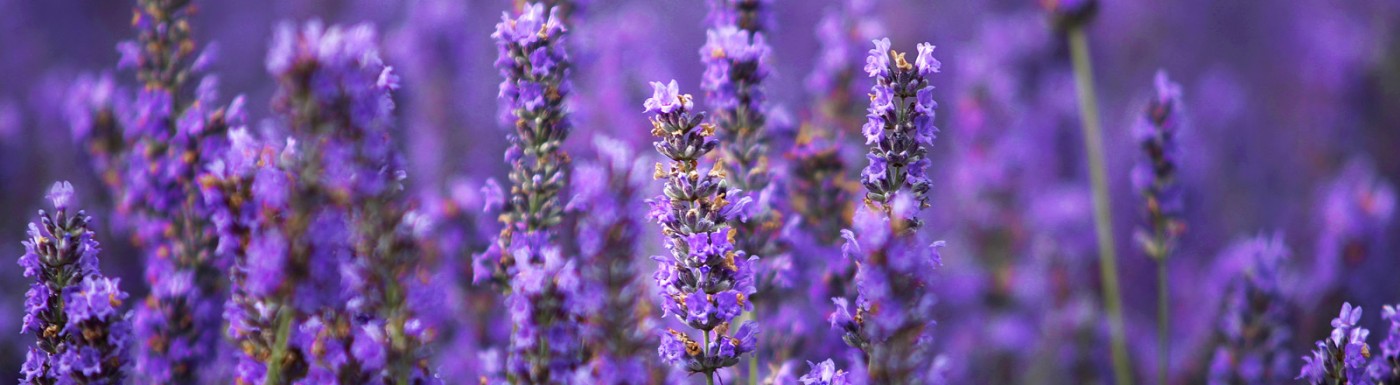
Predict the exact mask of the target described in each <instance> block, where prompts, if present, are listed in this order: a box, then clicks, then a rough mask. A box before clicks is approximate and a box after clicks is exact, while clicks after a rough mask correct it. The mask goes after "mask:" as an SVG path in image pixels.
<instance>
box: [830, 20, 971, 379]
mask: <svg viewBox="0 0 1400 385" xmlns="http://www.w3.org/2000/svg"><path fill="white" fill-rule="evenodd" d="M918 47H919V56H918V58H917V59H916V60H915V63H917V64H911V63H909V62H908V61H907V60H906V59H905V58H904V54H902V53H899V52H896V51H893V50H890V43H889V39H881V40H876V41H875V49H873V50H871V51H870V57H868V58H867V59H866V67H865V70H866V73H868V74H870V75H871V76H872V77H874V78H875V85H874V86H873V87H872V94H871V102H870V109H869V110H870V113H869V121H868V122H867V124H866V127H865V129H864V130H865V135H866V140H867V142H868V143H870V144H871V145H872V146H871V148H870V153H869V155H868V156H867V157H868V158H869V159H870V164H869V165H868V166H867V167H866V168H865V171H864V172H863V173H862V175H863V178H864V184H865V187H866V199H865V202H866V204H864V205H861V206H860V207H858V208H857V210H856V213H855V216H854V219H853V227H854V228H853V229H849V230H842V236H843V237H844V238H846V245H845V246H843V248H842V250H843V252H844V253H845V254H846V256H847V257H848V258H851V259H853V260H854V261H855V262H856V264H857V266H858V268H857V271H856V276H855V283H856V292H857V296H856V302H855V306H854V307H855V314H854V315H852V314H851V309H850V307H851V305H850V303H849V302H848V301H847V300H846V299H845V298H839V297H838V298H835V299H833V301H834V302H835V304H836V306H837V309H836V311H835V312H834V313H833V314H832V315H831V324H832V327H833V328H835V329H837V330H839V331H841V332H842V339H844V340H845V341H846V342H847V343H848V344H850V345H851V346H853V347H856V348H858V349H860V350H861V352H862V353H864V355H865V358H866V361H867V362H868V368H867V370H868V372H869V376H870V381H871V382H872V383H880V384H884V383H896V384H908V383H940V382H942V381H943V378H944V377H945V373H943V371H944V370H945V369H944V368H946V365H945V364H941V363H940V362H941V361H942V360H943V358H941V357H939V356H936V355H935V354H934V353H933V351H932V346H931V345H932V342H931V338H932V334H931V333H930V332H929V330H930V329H931V328H932V326H933V320H932V319H931V317H929V314H932V312H933V308H932V307H933V304H934V302H936V299H935V297H934V296H933V293H930V292H929V291H928V288H929V287H931V285H930V282H929V281H928V280H929V279H930V277H932V276H933V274H932V272H933V270H934V269H936V268H937V267H938V266H939V265H941V264H942V262H941V257H940V256H939V254H938V249H939V248H941V247H942V246H943V242H942V241H938V242H932V243H926V242H925V241H923V240H921V239H919V238H920V234H919V232H918V231H916V229H917V226H918V224H919V219H918V217H917V215H918V212H919V210H920V209H921V208H923V207H926V206H927V200H926V198H925V197H924V193H926V192H927V191H928V186H929V180H928V178H927V177H926V176H925V169H926V168H927V167H928V164H929V160H928V159H927V158H926V157H925V154H926V153H927V148H928V147H929V146H932V144H933V136H934V133H935V132H937V129H936V128H934V127H933V122H932V120H933V108H934V107H935V106H936V105H937V104H936V103H934V101H933V98H932V94H931V91H932V87H931V86H929V84H928V76H929V75H932V74H933V73H935V72H937V71H938V67H939V64H938V61H937V60H934V59H933V56H932V53H933V46H932V45H929V44H927V43H925V44H919V46H918ZM905 189H908V191H907V192H906V191H905Z"/></svg>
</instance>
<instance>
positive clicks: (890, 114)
mask: <svg viewBox="0 0 1400 385" xmlns="http://www.w3.org/2000/svg"><path fill="white" fill-rule="evenodd" d="M874 43H875V48H873V49H871V50H870V56H868V57H867V58H866V60H865V73H866V74H868V75H870V77H872V78H874V79H875V85H874V86H872V87H871V88H870V92H871V94H870V108H869V109H868V110H867V115H866V119H867V120H866V122H865V126H864V127H863V128H862V132H863V133H864V135H865V144H867V145H870V152H869V153H868V154H866V158H867V159H869V160H870V164H869V165H867V166H866V167H865V169H864V170H862V171H861V183H862V184H863V185H865V189H866V194H865V201H866V204H868V205H874V207H876V208H877V209H879V210H881V211H883V212H884V213H885V214H886V215H890V214H892V213H893V211H892V208H893V203H894V202H895V198H896V195H897V194H898V193H899V191H900V190H901V189H903V188H904V187H906V186H908V187H909V192H908V193H909V194H911V195H910V198H912V199H913V201H914V202H916V203H917V204H918V205H919V209H922V208H926V207H928V198H927V196H926V195H927V194H928V191H929V188H930V186H931V185H930V182H929V178H928V167H929V164H930V163H929V160H928V157H927V154H928V149H929V148H930V147H932V146H933V139H934V138H935V137H936V136H937V134H938V127H934V125H933V119H934V109H936V108H938V103H937V102H935V101H933V86H932V85H930V84H929V76H931V75H933V74H935V73H938V70H939V67H940V66H941V65H942V64H940V63H939V62H938V59H934V58H933V45H932V44H928V43H922V44H919V45H918V48H919V53H918V56H917V57H916V58H915V60H914V63H910V62H909V61H908V60H907V59H906V58H905V56H904V53H901V52H896V51H894V50H891V49H890V40H889V39H887V38H886V39H879V40H875V41H874ZM901 219H902V220H904V221H907V222H908V223H909V225H910V226H911V227H914V228H918V227H919V226H920V225H921V224H922V221H920V220H919V219H918V218H913V217H908V218H901Z"/></svg>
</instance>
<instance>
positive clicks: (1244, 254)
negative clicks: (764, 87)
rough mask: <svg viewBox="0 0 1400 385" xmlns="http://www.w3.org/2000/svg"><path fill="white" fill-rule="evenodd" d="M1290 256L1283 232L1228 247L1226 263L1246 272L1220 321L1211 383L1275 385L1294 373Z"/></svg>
mask: <svg viewBox="0 0 1400 385" xmlns="http://www.w3.org/2000/svg"><path fill="white" fill-rule="evenodd" d="M1289 257H1290V255H1289V251H1288V248H1287V247H1286V246H1285V245H1284V244H1283V240H1282V238H1281V237H1279V236H1273V237H1257V238H1251V239H1247V240H1245V241H1243V242H1241V243H1239V244H1237V245H1235V246H1233V247H1231V248H1230V249H1229V250H1227V251H1226V253H1225V255H1224V258H1223V259H1224V260H1225V261H1228V262H1226V263H1227V264H1238V265H1240V266H1242V268H1243V271H1242V272H1241V273H1240V274H1239V275H1238V276H1236V277H1234V278H1233V279H1232V280H1231V281H1230V282H1229V283H1228V286H1226V292H1225V297H1224V299H1223V302H1224V306H1223V311H1222V312H1221V313H1220V318H1219V319H1218V320H1217V321H1216V322H1217V323H1216V327H1218V329H1217V330H1219V335H1220V336H1221V337H1222V339H1221V342H1220V345H1219V346H1217V347H1216V348H1215V353H1214V357H1212V358H1211V365H1210V372H1209V376H1208V377H1207V378H1208V381H1209V383H1210V384H1212V385H1214V384H1222V385H1223V384H1276V383H1281V382H1287V380H1289V379H1290V378H1291V377H1292V376H1293V374H1292V372H1291V371H1292V365H1293V364H1292V356H1291V355H1289V354H1287V352H1288V347H1289V346H1291V345H1292V340H1293V336H1292V327H1291V325H1290V324H1289V319H1290V317H1291V316H1292V314H1291V313H1290V309H1293V308H1294V306H1295V305H1294V304H1293V303H1292V302H1291V300H1290V298H1288V297H1287V296H1286V295H1285V294H1284V292H1283V287H1282V286H1280V275H1281V274H1283V272H1282V271H1281V270H1282V268H1283V264H1284V262H1285V261H1286V260H1288V259H1289Z"/></svg>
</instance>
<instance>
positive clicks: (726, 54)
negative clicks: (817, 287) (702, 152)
mask: <svg viewBox="0 0 1400 385" xmlns="http://www.w3.org/2000/svg"><path fill="white" fill-rule="evenodd" d="M762 3H763V2H762V1H713V2H711V4H710V5H711V8H710V14H711V16H710V18H711V21H712V22H713V23H714V24H711V26H712V27H711V28H710V29H709V30H707V31H706V33H705V34H706V41H705V45H704V46H703V47H701V48H700V58H701V61H702V62H703V63H704V64H705V74H704V76H703V78H702V80H701V83H700V86H701V87H700V88H701V89H703V90H704V91H705V99H706V102H708V104H709V106H710V109H711V110H713V111H714V113H713V115H712V117H711V119H712V120H713V123H714V125H715V127H716V128H717V130H716V133H717V139H718V141H719V149H720V152H719V159H720V160H719V162H720V163H721V164H722V165H724V167H725V168H726V170H728V171H731V172H729V173H727V174H726V175H728V177H729V184H730V185H732V186H734V188H736V189H739V190H740V191H750V192H752V193H754V194H759V195H758V196H759V197H760V198H759V199H758V200H757V202H756V203H757V204H756V205H755V206H754V207H753V208H752V212H749V213H745V218H744V220H743V221H741V222H740V223H739V224H738V225H737V227H738V229H739V230H740V231H741V232H742V233H743V234H745V236H744V237H743V238H740V239H739V242H740V244H739V246H740V247H742V248H743V249H744V250H747V251H750V252H753V253H754V254H755V255H761V256H767V257H774V256H776V255H777V254H779V253H782V249H781V247H782V246H781V245H780V244H779V243H778V241H777V239H778V237H777V236H776V233H777V231H778V229H780V228H781V227H782V217H781V216H780V215H778V213H776V212H775V211H773V205H774V204H775V202H771V201H770V200H769V199H764V198H762V197H764V196H770V195H772V194H773V193H772V192H771V191H769V186H770V184H771V179H772V172H771V171H770V169H769V159H768V142H769V138H768V134H767V130H766V128H767V127H766V125H767V110H766V108H767V106H766V104H765V101H766V100H767V97H766V95H765V94H764V90H763V81H764V79H766V78H767V77H768V76H769V72H770V71H771V68H770V66H769V64H768V60H769V59H768V55H769V53H770V51H771V48H770V47H769V46H768V43H767V42H766V40H765V38H764V34H763V33H762V32H761V30H760V29H757V28H756V26H754V27H755V29H746V28H741V27H740V25H739V24H735V22H736V19H739V20H751V19H754V18H760V17H763V16H761V15H762V14H764V13H765V11H764V9H763V7H762V6H761V5H762Z"/></svg>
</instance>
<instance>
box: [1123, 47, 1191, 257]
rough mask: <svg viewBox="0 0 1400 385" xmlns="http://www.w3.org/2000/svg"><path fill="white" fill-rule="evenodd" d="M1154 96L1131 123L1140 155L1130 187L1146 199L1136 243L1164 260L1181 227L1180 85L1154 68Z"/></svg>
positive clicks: (1151, 255)
mask: <svg viewBox="0 0 1400 385" xmlns="http://www.w3.org/2000/svg"><path fill="white" fill-rule="evenodd" d="M1155 82H1156V89H1157V92H1156V96H1155V97H1154V98H1152V101H1151V102H1149V103H1148V104H1147V109H1146V111H1145V112H1144V113H1143V115H1142V118H1141V119H1139V121H1138V122H1137V124H1135V125H1134V126H1133V136H1134V137H1136V138H1137V142H1138V144H1139V145H1140V146H1141V147H1142V151H1143V153H1144V155H1145V156H1144V157H1143V158H1142V159H1141V160H1140V161H1138V163H1137V164H1135V165H1133V171H1132V172H1133V188H1134V189H1136V190H1137V191H1138V193H1139V194H1142V196H1143V199H1144V200H1145V201H1146V207H1147V209H1146V212H1147V222H1148V227H1147V228H1146V229H1143V230H1140V231H1139V232H1138V234H1137V240H1138V243H1139V245H1141V246H1142V248H1143V250H1144V251H1145V252H1146V253H1147V255H1148V256H1150V257H1152V259H1154V260H1158V261H1161V260H1164V259H1166V258H1167V256H1168V255H1169V254H1170V253H1171V248H1172V246H1173V245H1172V244H1173V242H1175V240H1176V238H1177V237H1178V236H1179V235H1180V234H1181V232H1182V231H1183V230H1184V227H1185V225H1184V224H1182V223H1181V218H1180V217H1181V208H1182V207H1181V205H1182V203H1181V187H1180V186H1179V185H1178V184H1177V178H1176V171H1177V169H1179V168H1180V164H1178V163H1179V162H1180V159H1179V155H1178V151H1177V148H1176V136H1177V134H1178V133H1179V131H1180V129H1181V125H1182V122H1181V120H1182V111H1181V110H1182V106H1181V86H1179V85H1177V84H1176V83H1172V81H1171V80H1170V79H1168V78H1167V73H1166V72H1164V71H1158V72H1157V76H1156V78H1155Z"/></svg>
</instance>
